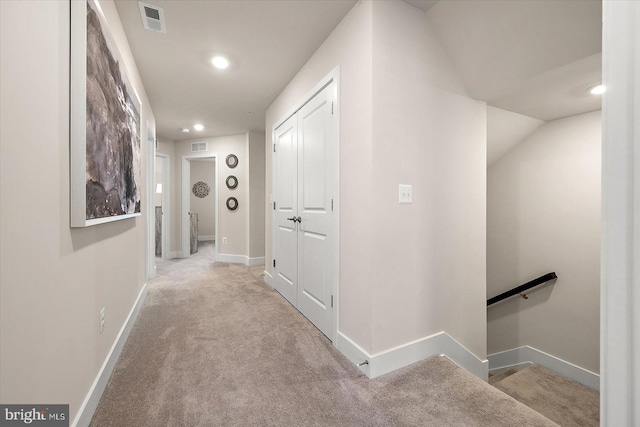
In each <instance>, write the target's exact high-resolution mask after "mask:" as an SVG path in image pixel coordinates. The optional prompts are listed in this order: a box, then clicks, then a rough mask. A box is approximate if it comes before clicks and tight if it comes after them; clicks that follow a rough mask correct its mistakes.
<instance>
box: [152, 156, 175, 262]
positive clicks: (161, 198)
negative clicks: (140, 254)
mask: <svg viewBox="0 0 640 427" xmlns="http://www.w3.org/2000/svg"><path fill="white" fill-rule="evenodd" d="M170 167H171V161H170V157H169V155H168V154H165V153H160V152H157V153H156V157H155V173H154V184H153V191H154V195H153V201H154V217H155V239H154V243H155V246H154V249H155V250H154V256H155V261H156V264H157V263H158V262H159V261H161V260H163V259H168V258H171V256H170V249H171V248H170V247H169V242H170V236H171V207H170V200H171V198H170V189H171V185H170V179H171V174H170Z"/></svg>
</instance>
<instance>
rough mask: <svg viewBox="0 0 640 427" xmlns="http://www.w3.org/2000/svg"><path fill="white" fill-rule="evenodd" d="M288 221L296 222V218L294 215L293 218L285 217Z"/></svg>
mask: <svg viewBox="0 0 640 427" xmlns="http://www.w3.org/2000/svg"><path fill="white" fill-rule="evenodd" d="M287 219H288V220H289V221H293V222H296V221H297V220H298V219H297V218H296V217H295V216H294V217H293V218H287Z"/></svg>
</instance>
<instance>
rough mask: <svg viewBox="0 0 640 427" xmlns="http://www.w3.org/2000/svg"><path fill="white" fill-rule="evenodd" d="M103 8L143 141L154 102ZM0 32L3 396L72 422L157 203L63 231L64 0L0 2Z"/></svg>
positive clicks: (140, 276) (140, 257)
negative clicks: (58, 407) (66, 415)
mask: <svg viewBox="0 0 640 427" xmlns="http://www.w3.org/2000/svg"><path fill="white" fill-rule="evenodd" d="M100 3H101V5H102V8H103V10H104V13H105V15H106V19H107V21H108V22H109V24H110V26H111V29H112V33H113V35H114V39H115V41H116V44H117V45H118V47H119V48H120V52H121V55H122V57H123V58H124V63H125V65H126V68H127V70H128V71H129V73H130V76H131V81H132V84H133V85H134V87H135V89H136V91H137V93H138V94H139V95H140V97H141V99H142V111H141V123H142V124H143V125H142V129H143V134H142V135H141V141H147V135H146V131H147V129H146V126H145V123H146V122H147V121H148V122H149V123H150V125H151V127H152V128H155V120H154V117H153V113H152V111H151V108H150V105H149V100H148V98H147V96H146V93H145V90H144V87H143V85H142V81H141V79H140V76H139V74H138V72H137V69H136V66H135V63H134V61H133V57H132V55H131V51H130V50H129V47H128V44H127V41H126V37H125V33H124V31H123V29H122V26H121V24H120V20H119V17H118V14H117V11H116V8H115V5H114V3H113V2H111V1H101V2H100ZM0 31H1V33H0V46H1V47H0V50H1V57H2V60H1V61H0V93H1V94H2V96H1V106H0V122H1V123H2V126H1V129H0V135H1V137H0V162H1V163H0V164H1V167H0V174H1V179H0V192H1V194H2V203H0V259H1V264H2V268H1V270H0V286H1V287H0V295H1V298H0V335H1V336H2V346H1V348H0V401H2V403H26V402H48V403H68V404H70V411H71V419H72V420H73V419H74V418H75V416H76V414H77V412H78V409H79V407H80V405H81V404H82V402H83V400H84V399H85V397H86V396H87V393H88V392H89V389H90V387H91V385H92V383H93V382H94V380H95V378H96V376H97V374H98V372H99V369H100V367H101V366H102V364H103V363H104V361H105V358H106V356H107V353H108V351H109V350H110V348H111V346H112V345H113V343H114V340H115V339H116V336H117V334H118V332H119V331H120V328H121V327H122V325H123V324H124V321H125V319H126V317H127V316H128V314H129V312H130V310H131V309H132V307H133V305H134V302H135V301H136V298H137V296H138V294H139V292H140V290H141V288H142V286H143V285H144V283H145V271H144V270H145V264H146V257H145V253H146V251H147V240H146V218H147V216H146V215H145V214H144V213H145V212H146V209H149V208H152V206H148V203H147V200H143V202H142V203H143V205H142V210H143V215H142V216H139V217H136V218H132V219H127V220H123V221H116V222H110V223H106V224H101V225H97V226H93V227H88V228H86V229H71V228H70V227H69V54H70V53H69V33H70V22H69V2H68V1H56V2H53V1H51V2H42V1H2V2H0ZM149 148H150V147H148V145H147V144H142V155H143V156H149V155H153V154H152V153H150V152H149ZM142 165H143V170H142V173H141V176H142V177H145V176H146V173H147V171H146V170H145V169H144V168H145V167H146V165H147V162H143V163H142ZM140 185H141V187H142V194H147V185H146V182H145V181H143V182H141V183H140ZM102 307H105V308H106V327H105V330H104V333H102V334H100V333H99V324H98V312H99V310H100V309H101V308H102Z"/></svg>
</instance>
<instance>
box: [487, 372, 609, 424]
mask: <svg viewBox="0 0 640 427" xmlns="http://www.w3.org/2000/svg"><path fill="white" fill-rule="evenodd" d="M493 385H494V387H496V388H498V389H499V390H502V391H503V392H505V393H507V394H508V395H510V396H512V397H513V398H515V399H516V400H518V401H520V402H522V403H524V404H525V405H527V406H528V407H530V408H532V409H535V410H536V411H538V412H540V413H541V414H543V415H544V416H546V417H547V418H549V419H551V420H553V421H555V422H556V423H558V424H560V425H561V426H563V427H572V426H594V427H597V426H599V425H600V394H599V393H598V392H597V391H595V390H592V389H590V388H588V387H585V386H583V385H582V384H579V383H577V382H575V381H572V380H570V379H568V378H565V377H563V376H562V375H560V374H557V373H555V372H553V371H551V370H549V369H547V368H543V367H542V366H539V365H531V366H529V367H527V368H525V369H523V370H521V371H519V372H516V373H514V374H513V375H510V376H508V377H507V378H504V379H502V380H501V381H498V382H496V383H494V384H493Z"/></svg>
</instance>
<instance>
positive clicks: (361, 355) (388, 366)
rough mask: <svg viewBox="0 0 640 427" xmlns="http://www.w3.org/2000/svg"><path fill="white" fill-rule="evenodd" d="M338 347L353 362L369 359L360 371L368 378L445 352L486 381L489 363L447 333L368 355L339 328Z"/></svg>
mask: <svg viewBox="0 0 640 427" xmlns="http://www.w3.org/2000/svg"><path fill="white" fill-rule="evenodd" d="M336 347H337V348H338V350H340V351H341V352H342V354H344V355H345V357H347V359H349V360H350V361H351V362H353V363H354V364H356V365H357V364H359V363H362V362H364V361H365V360H367V361H368V362H369V364H368V365H363V366H361V367H360V370H362V372H364V373H365V374H366V375H367V376H368V377H369V378H375V377H378V376H380V375H384V374H386V373H389V372H391V371H394V370H396V369H400V368H403V367H405V366H409V365H411V364H413V363H416V362H419V361H421V360H424V359H427V358H429V357H431V356H436V355H443V356H446V357H447V358H448V359H450V360H451V361H453V362H455V363H456V364H457V365H459V366H460V367H461V368H463V369H465V370H467V371H468V372H470V373H472V374H473V375H475V376H477V377H479V378H481V379H482V380H485V381H486V380H487V376H488V367H489V362H488V361H487V360H480V359H479V358H478V357H476V355H474V354H473V353H472V352H470V351H469V350H468V349H467V348H465V347H464V346H463V345H462V344H460V343H459V342H458V341H456V340H455V339H454V338H452V337H451V336H450V335H449V334H447V333H446V332H444V331H442V332H438V333H437V334H434V335H431V336H428V337H424V338H421V339H419V340H416V341H412V342H409V343H407V344H403V345H401V346H398V347H395V348H391V349H389V350H385V351H382V352H380V353H376V354H373V355H372V354H369V353H367V351H366V350H364V349H363V348H362V347H360V346H358V345H357V344H356V343H355V342H354V341H353V340H351V339H349V338H348V337H347V336H345V335H344V334H343V333H341V332H339V331H338V336H337V339H336Z"/></svg>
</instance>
